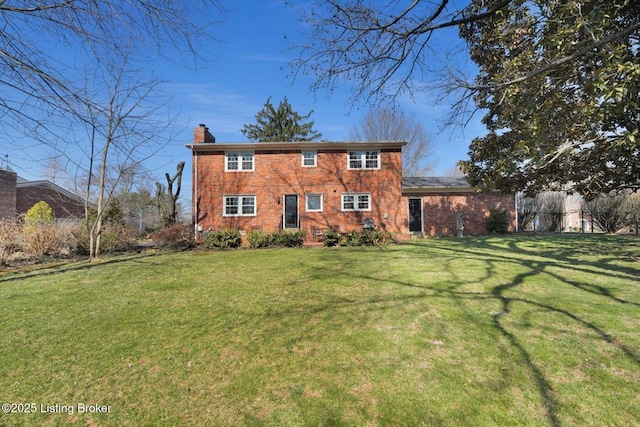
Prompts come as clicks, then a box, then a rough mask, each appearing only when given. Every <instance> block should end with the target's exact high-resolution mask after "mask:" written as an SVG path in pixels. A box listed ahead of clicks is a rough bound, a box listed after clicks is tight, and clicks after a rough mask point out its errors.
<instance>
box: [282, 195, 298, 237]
mask: <svg viewBox="0 0 640 427" xmlns="http://www.w3.org/2000/svg"><path fill="white" fill-rule="evenodd" d="M298 222H299V216H298V195H297V194H285V196H284V219H283V228H285V229H287V228H298V225H299V224H298Z"/></svg>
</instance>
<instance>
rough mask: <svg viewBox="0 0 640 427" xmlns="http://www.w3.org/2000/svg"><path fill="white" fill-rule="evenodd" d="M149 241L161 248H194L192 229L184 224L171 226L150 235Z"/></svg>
mask: <svg viewBox="0 0 640 427" xmlns="http://www.w3.org/2000/svg"><path fill="white" fill-rule="evenodd" d="M150 237H151V239H153V240H154V241H155V242H156V244H157V245H158V246H159V247H161V248H168V249H181V250H183V249H191V248H193V247H194V246H195V241H194V239H193V229H192V228H191V226H190V225H186V224H173V225H171V226H169V227H165V228H163V229H161V230H158V231H156V232H155V233H151V235H150Z"/></svg>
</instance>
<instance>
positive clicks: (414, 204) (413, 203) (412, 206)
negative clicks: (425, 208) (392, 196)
mask: <svg viewBox="0 0 640 427" xmlns="http://www.w3.org/2000/svg"><path fill="white" fill-rule="evenodd" d="M409 231H410V232H419V233H420V232H422V199H409Z"/></svg>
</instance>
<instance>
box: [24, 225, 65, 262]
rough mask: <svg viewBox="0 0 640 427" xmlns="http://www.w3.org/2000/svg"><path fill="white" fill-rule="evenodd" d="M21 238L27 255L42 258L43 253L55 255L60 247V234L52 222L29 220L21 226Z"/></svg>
mask: <svg viewBox="0 0 640 427" xmlns="http://www.w3.org/2000/svg"><path fill="white" fill-rule="evenodd" d="M22 238H23V240H24V243H25V250H26V252H27V255H28V256H30V257H34V258H37V259H43V258H44V257H45V255H55V254H57V253H58V251H59V250H60V247H61V236H60V233H58V229H57V228H56V226H55V224H54V223H47V222H36V220H33V219H32V220H31V221H30V222H27V223H25V225H24V227H22Z"/></svg>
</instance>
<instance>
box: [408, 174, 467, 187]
mask: <svg viewBox="0 0 640 427" xmlns="http://www.w3.org/2000/svg"><path fill="white" fill-rule="evenodd" d="M402 188H404V189H409V188H471V186H470V185H469V183H468V182H467V180H466V178H454V177H450V176H407V177H404V178H402Z"/></svg>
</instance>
